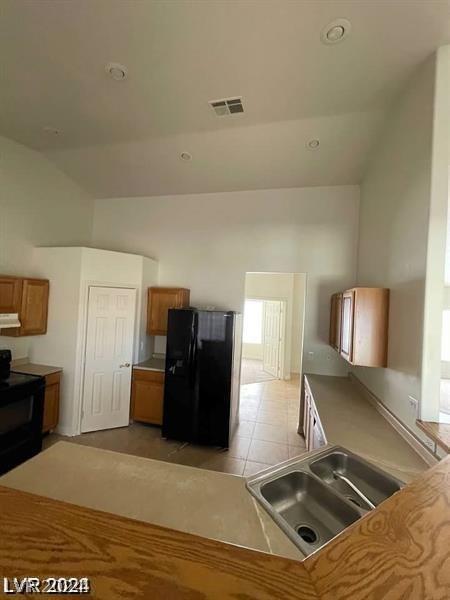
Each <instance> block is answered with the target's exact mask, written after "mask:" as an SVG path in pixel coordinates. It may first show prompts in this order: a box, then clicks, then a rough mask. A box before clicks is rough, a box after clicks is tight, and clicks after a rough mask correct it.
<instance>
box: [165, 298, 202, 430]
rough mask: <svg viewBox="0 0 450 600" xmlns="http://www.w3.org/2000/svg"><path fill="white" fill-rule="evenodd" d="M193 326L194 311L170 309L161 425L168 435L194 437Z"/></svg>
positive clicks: (195, 316)
mask: <svg viewBox="0 0 450 600" xmlns="http://www.w3.org/2000/svg"><path fill="white" fill-rule="evenodd" d="M196 326H197V313H196V311H194V310H183V309H181V310H177V309H171V310H169V318H168V331H167V349H166V374H165V375H166V376H165V383H164V412H163V426H162V435H163V436H164V437H167V438H173V439H178V440H184V441H193V440H194V438H195V431H196V429H197V425H196V421H197V411H196V408H195V386H196V381H195V366H196V365H195V363H196V349H195V347H196Z"/></svg>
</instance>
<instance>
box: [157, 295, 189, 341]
mask: <svg viewBox="0 0 450 600" xmlns="http://www.w3.org/2000/svg"><path fill="white" fill-rule="evenodd" d="M189 300H190V291H189V290H187V289H185V288H170V287H151V288H149V289H148V307H147V333H148V334H149V335H166V334H167V319H168V316H169V309H170V308H185V307H187V306H189Z"/></svg>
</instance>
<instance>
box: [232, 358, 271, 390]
mask: <svg viewBox="0 0 450 600" xmlns="http://www.w3.org/2000/svg"><path fill="white" fill-rule="evenodd" d="M273 379H277V378H276V377H274V376H273V375H270V374H269V373H266V372H265V371H263V368H262V361H261V360H250V359H249V358H243V359H242V368H241V385H247V384H248V383H262V382H263V381H272V380H273Z"/></svg>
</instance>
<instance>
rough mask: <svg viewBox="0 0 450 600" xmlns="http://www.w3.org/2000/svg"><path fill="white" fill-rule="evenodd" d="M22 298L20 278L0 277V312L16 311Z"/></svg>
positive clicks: (18, 309)
mask: <svg viewBox="0 0 450 600" xmlns="http://www.w3.org/2000/svg"><path fill="white" fill-rule="evenodd" d="M21 300H22V279H20V278H19V277H0V313H18V312H19V311H20V303H21Z"/></svg>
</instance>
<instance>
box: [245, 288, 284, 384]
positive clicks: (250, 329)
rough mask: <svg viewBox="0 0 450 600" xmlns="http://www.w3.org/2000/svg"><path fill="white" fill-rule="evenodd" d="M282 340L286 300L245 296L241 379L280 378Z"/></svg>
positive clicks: (259, 380) (255, 381)
mask: <svg viewBox="0 0 450 600" xmlns="http://www.w3.org/2000/svg"><path fill="white" fill-rule="evenodd" d="M285 340H286V301H285V300H268V299H262V298H246V299H245V304H244V323H243V335H242V372H241V382H242V383H243V384H248V383H261V382H263V381H271V380H272V379H283V362H284V354H285Z"/></svg>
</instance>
